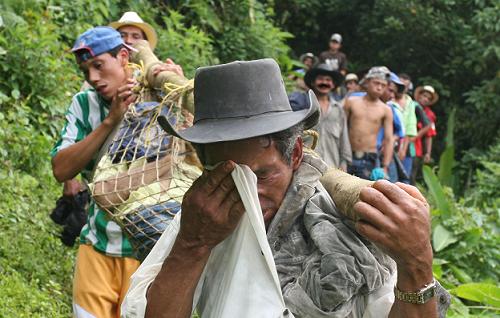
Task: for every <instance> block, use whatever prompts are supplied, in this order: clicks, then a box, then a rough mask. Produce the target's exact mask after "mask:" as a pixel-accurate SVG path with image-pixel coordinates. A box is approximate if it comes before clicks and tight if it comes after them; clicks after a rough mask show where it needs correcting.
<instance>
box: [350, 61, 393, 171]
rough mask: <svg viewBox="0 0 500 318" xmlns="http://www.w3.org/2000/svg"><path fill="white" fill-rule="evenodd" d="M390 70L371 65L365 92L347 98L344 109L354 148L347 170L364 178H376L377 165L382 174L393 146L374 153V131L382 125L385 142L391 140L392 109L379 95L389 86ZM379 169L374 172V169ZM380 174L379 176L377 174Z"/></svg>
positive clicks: (389, 158) (375, 150) (366, 78)
mask: <svg viewBox="0 0 500 318" xmlns="http://www.w3.org/2000/svg"><path fill="white" fill-rule="evenodd" d="M389 76H390V71H389V70H388V69H387V68H386V67H384V66H376V67H372V68H371V69H370V71H369V72H368V74H366V76H365V78H364V81H365V87H366V95H365V96H363V97H352V98H348V99H347V100H346V102H345V105H344V110H345V113H346V116H347V119H348V126H349V139H350V141H351V148H352V151H353V157H352V164H351V165H350V166H349V169H348V172H349V173H351V174H354V175H356V176H358V177H360V178H364V179H379V178H380V175H381V173H380V172H381V171H380V168H382V169H383V172H384V174H385V176H387V175H388V170H387V169H388V166H389V163H390V162H391V157H392V152H393V149H392V147H384V150H383V154H382V162H381V158H380V156H379V154H378V152H377V134H378V131H379V130H380V128H381V127H383V128H384V131H385V134H384V144H390V143H391V141H392V138H393V137H392V135H393V133H392V131H393V129H392V112H391V109H390V108H388V107H387V106H386V105H385V104H384V102H382V101H381V100H380V97H381V96H382V94H383V93H384V91H385V89H386V86H387V85H388V81H389ZM376 168H378V169H377V170H375V171H374V169H376ZM372 171H373V172H377V173H373V174H372ZM377 175H379V176H377Z"/></svg>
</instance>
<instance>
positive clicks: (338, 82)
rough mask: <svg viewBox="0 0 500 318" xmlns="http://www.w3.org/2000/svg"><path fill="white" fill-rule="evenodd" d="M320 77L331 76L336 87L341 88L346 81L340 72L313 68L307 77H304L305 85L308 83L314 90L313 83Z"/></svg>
mask: <svg viewBox="0 0 500 318" xmlns="http://www.w3.org/2000/svg"><path fill="white" fill-rule="evenodd" d="M318 75H328V76H330V77H331V78H332V79H333V83H334V84H335V87H339V86H340V85H341V84H342V82H343V81H344V76H343V75H342V74H341V73H340V72H338V71H327V70H323V69H320V68H312V69H310V70H309V71H307V73H306V75H304V83H306V85H307V86H308V87H309V88H312V83H313V82H314V79H315V78H316V76H318Z"/></svg>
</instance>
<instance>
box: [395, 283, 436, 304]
mask: <svg viewBox="0 0 500 318" xmlns="http://www.w3.org/2000/svg"><path fill="white" fill-rule="evenodd" d="M436 288H437V282H436V280H433V281H432V283H430V284H429V285H427V286H426V287H424V288H422V289H421V290H419V291H417V292H403V291H400V290H399V289H397V287H394V296H395V297H396V299H398V300H401V301H403V302H406V303H411V304H425V303H426V302H428V301H429V300H430V299H431V298H432V297H434V296H435V295H436Z"/></svg>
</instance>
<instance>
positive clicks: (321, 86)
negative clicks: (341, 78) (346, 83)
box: [312, 74, 335, 95]
mask: <svg viewBox="0 0 500 318" xmlns="http://www.w3.org/2000/svg"><path fill="white" fill-rule="evenodd" d="M334 88H335V84H334V83H333V79H332V77H331V76H329V75H321V74H319V75H317V76H316V78H315V79H314V81H313V83H312V89H313V91H314V92H315V93H316V94H318V95H325V94H329V93H330V92H331V91H332V89H334Z"/></svg>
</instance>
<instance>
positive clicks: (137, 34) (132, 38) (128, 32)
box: [118, 25, 147, 46]
mask: <svg viewBox="0 0 500 318" xmlns="http://www.w3.org/2000/svg"><path fill="white" fill-rule="evenodd" d="M118 32H120V35H121V36H122V39H123V42H125V43H126V44H128V45H132V46H134V44H135V43H137V41H139V40H147V39H146V38H145V36H144V32H142V30H141V29H139V28H138V27H136V26H133V25H124V26H122V27H120V28H119V29H118Z"/></svg>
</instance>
